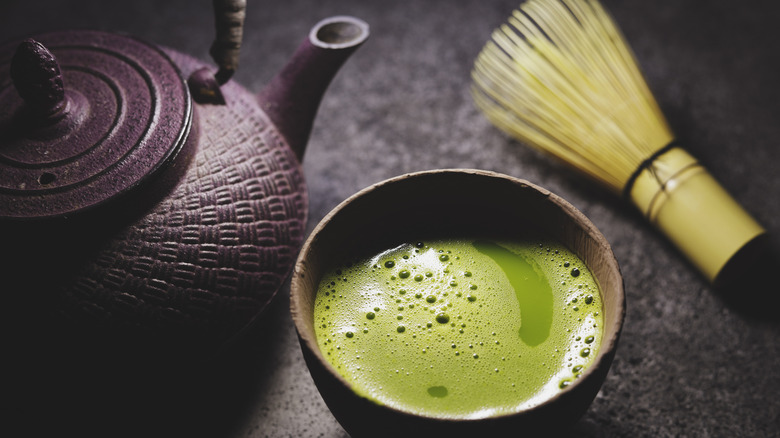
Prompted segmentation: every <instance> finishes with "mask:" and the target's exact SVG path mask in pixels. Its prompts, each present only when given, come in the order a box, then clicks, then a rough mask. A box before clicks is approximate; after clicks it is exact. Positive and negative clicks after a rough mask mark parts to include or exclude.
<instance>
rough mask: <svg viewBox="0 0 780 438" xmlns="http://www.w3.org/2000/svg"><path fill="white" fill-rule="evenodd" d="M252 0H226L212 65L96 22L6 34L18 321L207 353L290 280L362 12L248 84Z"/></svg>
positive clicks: (44, 338)
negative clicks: (326, 115) (338, 81)
mask: <svg viewBox="0 0 780 438" xmlns="http://www.w3.org/2000/svg"><path fill="white" fill-rule="evenodd" d="M245 3H246V2H245V1H235V0H215V2H214V4H215V12H216V16H217V19H216V23H217V26H216V28H217V38H216V41H215V43H214V45H213V46H212V48H211V54H212V56H213V57H214V60H215V61H216V63H217V65H218V69H217V71H216V73H214V69H213V68H212V67H210V66H209V65H207V64H206V63H204V62H201V61H198V60H196V59H193V58H191V57H189V56H187V55H185V54H181V53H178V52H176V51H174V50H170V49H168V48H159V47H156V46H154V45H150V44H148V43H146V42H143V41H141V40H139V39H136V38H133V37H128V36H123V35H117V34H112V33H104V32H98V31H72V32H59V33H49V34H43V35H38V36H35V37H34V38H32V39H29V38H28V39H25V40H22V41H12V42H9V43H6V44H4V45H2V46H0V102H2V105H0V239H1V240H0V245H1V246H2V253H3V255H2V259H0V262H1V264H0V270H1V272H2V279H1V280H0V289H2V293H0V297H2V300H3V304H2V305H0V306H2V310H3V313H4V315H2V317H3V320H4V323H6V324H7V325H8V326H7V330H6V335H9V336H14V335H13V334H14V333H15V334H16V335H18V338H19V339H23V341H22V342H23V343H25V344H26V345H35V347H31V348H38V347H39V346H41V345H44V344H57V345H63V344H70V343H73V342H77V343H79V344H82V343H83V345H89V346H90V347H89V348H95V347H96V346H98V347H97V348H99V349H116V350H123V349H126V348H132V349H135V350H136V351H146V350H150V351H151V349H154V350H155V351H157V352H163V351H165V352H169V351H187V352H190V353H192V352H194V354H196V355H208V354H210V353H212V352H214V351H216V350H217V349H219V348H220V346H222V345H224V344H225V343H226V342H227V341H228V340H230V339H232V338H234V337H235V336H236V335H237V334H238V333H240V332H241V331H242V330H244V329H245V328H246V327H247V326H248V325H250V323H251V322H252V320H253V319H255V318H256V317H257V315H258V314H260V312H261V311H262V310H263V308H264V307H265V306H266V304H267V303H268V302H269V301H270V300H271V298H272V297H273V296H274V295H275V293H276V292H277V290H278V289H279V288H280V287H281V286H282V284H283V282H284V281H285V279H286V277H287V276H288V275H289V272H290V270H291V268H292V266H293V263H294V260H295V257H296V255H297V252H298V249H299V246H300V244H301V242H302V240H303V238H304V234H305V226H306V214H307V202H308V200H307V193H306V188H305V183H304V177H303V174H302V169H301V166H300V163H299V161H300V160H301V158H302V156H303V152H304V148H305V145H306V142H307V141H308V137H309V133H310V131H311V126H312V121H313V118H314V116H315V113H316V111H317V107H318V106H319V102H320V98H321V96H322V94H323V92H324V91H325V88H326V87H327V86H328V84H329V83H330V80H331V79H332V77H333V76H334V75H335V73H336V72H337V70H338V69H339V67H340V66H341V64H342V63H343V62H344V61H345V60H346V58H347V57H348V56H349V55H350V54H351V53H352V52H353V51H354V50H355V49H356V48H357V47H358V46H359V45H360V44H362V43H363V41H365V39H366V38H367V37H368V26H367V25H366V24H365V23H364V22H362V21H361V20H358V19H355V18H352V17H334V18H331V19H326V20H323V21H322V22H320V23H318V24H317V25H316V26H315V27H314V28H313V29H312V30H311V33H310V35H309V37H308V38H307V39H306V40H305V41H304V42H303V44H302V45H301V46H300V47H299V49H298V50H297V52H296V53H295V54H294V55H293V57H292V59H291V60H290V62H289V63H288V64H287V66H286V67H284V69H283V70H282V71H281V72H280V73H279V74H278V75H277V76H276V77H275V78H274V79H273V80H272V82H271V83H270V84H269V85H268V86H267V87H266V88H264V89H263V90H262V91H261V92H260V93H259V95H254V94H252V93H250V92H249V91H247V90H246V89H244V88H242V87H241V86H240V85H238V84H236V83H234V82H231V81H229V78H230V77H231V75H232V73H233V72H234V71H235V69H236V66H237V60H238V51H239V47H240V42H241V37H242V28H243V21H244V18H243V17H244V10H245ZM184 78H187V79H186V80H185V79H184ZM41 348H43V347H41Z"/></svg>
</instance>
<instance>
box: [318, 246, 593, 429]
mask: <svg viewBox="0 0 780 438" xmlns="http://www.w3.org/2000/svg"><path fill="white" fill-rule="evenodd" d="M314 322H315V327H316V334H317V341H318V344H319V348H320V350H321V351H322V352H323V354H324V356H325V357H326V359H327V360H328V361H329V362H330V363H331V365H333V367H334V368H335V369H336V370H337V371H338V372H339V373H340V374H341V375H342V376H344V378H345V379H346V380H347V381H349V382H350V383H351V384H352V385H353V387H354V389H355V391H356V392H358V393H359V394H361V395H363V396H365V397H368V398H370V399H372V400H374V401H376V402H378V403H381V404H385V405H388V406H392V407H394V408H396V409H399V410H402V411H407V412H411V413H415V414H420V415H426V416H433V417H440V418H483V417H489V416H496V415H502V414H508V413H512V412H515V411H517V410H518V409H521V408H526V407H531V406H534V405H536V404H539V403H541V402H543V401H545V400H546V399H548V398H550V397H551V396H553V395H555V394H556V393H558V392H559V391H561V390H565V388H566V386H568V385H569V384H571V383H572V382H573V381H574V380H575V379H576V378H577V377H578V376H579V375H580V374H581V373H582V372H583V371H584V370H585V369H586V368H587V367H588V366H590V365H591V363H592V361H593V359H594V357H595V355H596V351H598V348H599V344H600V342H601V337H602V326H603V316H602V302H601V296H600V293H599V290H598V286H597V285H596V282H595V280H594V279H593V277H592V275H591V274H590V271H589V270H588V269H587V267H586V266H585V264H584V263H583V262H582V261H581V260H580V259H579V258H578V257H577V256H576V255H574V254H573V253H571V252H570V251H569V250H567V249H566V248H565V247H564V246H562V245H559V244H556V243H551V242H544V243H542V244H538V243H536V244H531V243H528V242H506V241H489V240H437V241H430V242H425V243H422V242H418V243H416V244H404V245H401V246H399V247H397V248H393V249H389V250H387V251H384V252H381V253H379V254H377V255H375V256H373V257H370V258H367V259H364V260H362V261H358V262H356V263H352V264H350V265H348V266H344V267H342V268H341V269H339V270H336V271H334V272H331V273H329V274H327V275H325V276H324V277H323V279H322V281H321V283H320V286H319V290H318V292H317V297H316V299H315V308H314Z"/></svg>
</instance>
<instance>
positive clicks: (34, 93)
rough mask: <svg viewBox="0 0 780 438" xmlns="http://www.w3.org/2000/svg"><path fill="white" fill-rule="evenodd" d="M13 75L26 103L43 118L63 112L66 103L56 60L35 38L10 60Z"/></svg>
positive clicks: (24, 44)
mask: <svg viewBox="0 0 780 438" xmlns="http://www.w3.org/2000/svg"><path fill="white" fill-rule="evenodd" d="M11 78H12V79H13V82H14V86H16V90H17V91H18V92H19V96H21V97H22V99H24V101H25V104H26V106H28V107H29V108H30V110H31V111H32V112H34V113H35V114H38V115H40V116H41V117H43V118H48V117H51V116H52V115H56V114H58V113H60V112H61V111H62V109H63V107H64V106H65V104H66V102H65V88H64V86H63V83H62V72H61V71H60V66H59V64H58V63H57V59H56V58H55V57H54V55H52V54H51V52H49V50H48V49H47V48H46V47H44V46H43V44H41V43H39V42H38V41H35V40H34V39H32V38H28V39H26V40H24V41H22V43H21V44H19V47H18V48H17V49H16V53H15V54H14V57H13V58H12V59H11Z"/></svg>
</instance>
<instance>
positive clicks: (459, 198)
mask: <svg viewBox="0 0 780 438" xmlns="http://www.w3.org/2000/svg"><path fill="white" fill-rule="evenodd" d="M529 231H531V233H532V234H530V235H531V236H533V233H543V234H545V235H547V236H548V237H549V238H552V239H555V240H557V241H559V242H561V243H563V244H564V245H566V246H567V247H568V248H569V249H570V250H572V251H573V252H574V253H575V254H577V255H578V256H579V257H580V258H581V259H582V260H583V262H585V264H586V265H587V266H588V267H589V268H590V269H591V271H592V273H593V275H594V278H595V279H596V281H597V282H598V284H599V288H600V291H601V294H602V299H603V304H604V318H605V321H604V322H605V327H604V337H603V340H602V345H601V348H600V350H599V352H598V356H597V357H596V360H595V361H594V363H593V365H592V366H591V367H590V368H589V369H588V371H587V372H586V373H585V374H583V376H582V378H581V379H579V380H580V381H582V380H586V379H587V378H588V375H589V374H593V373H594V372H595V371H594V369H598V368H599V367H600V366H602V368H603V367H607V368H608V367H609V363H610V362H611V358H612V354H613V353H614V349H615V346H616V342H617V339H618V337H619V333H620V330H621V326H622V321H623V316H624V293H623V280H622V277H621V275H620V269H619V267H618V264H617V261H616V260H615V257H614V255H613V253H612V250H611V248H610V246H609V244H608V243H607V241H606V239H605V238H604V237H603V236H602V234H601V233H600V232H599V231H598V230H597V229H596V227H595V226H594V225H593V224H592V223H591V222H590V221H589V220H588V219H587V218H586V217H585V216H584V215H583V214H582V213H580V212H579V211H578V210H576V209H575V208H574V207H573V206H572V205H571V204H569V203H568V202H566V201H565V200H563V199H562V198H560V197H558V196H556V195H554V194H552V193H550V192H549V191H547V190H545V189H542V188H540V187H537V186H535V185H533V184H531V183H529V182H527V181H523V180H519V179H515V178H511V177H507V176H504V175H499V174H496V173H492V172H486V171H476V170H437V171H428V172H420V173H415V174H408V175H404V176H401V177H397V178H394V179H391V180H388V181H385V182H382V183H379V184H376V185H374V186H371V187H369V188H367V189H364V190H363V191H361V192H359V193H358V194H356V195H354V196H352V197H351V198H349V199H347V200H346V201H344V202H343V203H342V204H341V205H339V206H338V207H337V208H336V209H334V210H333V211H332V212H331V213H330V214H329V215H328V216H326V217H325V218H324V219H323V220H322V221H321V222H320V224H319V225H318V226H317V227H316V228H315V230H314V231H313V233H312V234H311V236H310V237H309V239H308V240H307V242H306V243H305V244H304V246H303V249H302V251H301V254H300V256H299V259H298V263H297V265H296V270H295V274H294V276H293V279H292V287H291V294H292V295H291V309H292V312H293V319H294V322H295V324H296V327H297V329H298V333H299V336H300V339H301V344H302V347H303V349H304V352H305V353H309V354H312V355H313V356H314V357H316V360H317V361H318V362H321V363H322V364H323V365H324V367H325V368H326V369H328V370H329V372H330V373H332V374H334V377H335V378H336V379H337V380H339V381H341V382H342V383H343V384H344V385H347V383H346V381H345V380H343V379H342V378H340V376H338V374H337V373H336V371H335V370H333V369H332V368H331V367H330V366H329V364H327V361H326V359H325V358H324V356H323V355H322V353H321V352H320V351H319V348H318V347H317V341H316V335H315V330H314V321H313V303H314V299H315V296H316V293H317V287H318V284H319V281H320V278H321V277H322V276H323V275H324V274H325V273H326V272H327V271H328V270H330V269H333V268H336V267H337V266H338V264H339V263H342V262H345V261H349V260H350V259H352V258H354V257H358V256H368V255H371V254H372V252H376V251H379V250H383V249H387V248H390V247H393V246H397V245H398V244H401V243H409V242H410V241H411V240H412V239H421V238H423V239H430V238H435V237H446V236H449V237H461V236H466V237H471V236H479V237H500V238H504V239H506V238H510V239H511V238H513V237H523V236H525V237H528V236H529ZM311 368H312V367H311V365H310V369H311ZM602 374H605V371H603V373H602ZM316 380H317V379H316V377H315V381H316ZM572 386H577V383H575V384H574V385H572ZM599 386H600V382H599ZM320 391H321V392H322V391H323V389H322V387H320ZM563 392H566V391H563ZM563 392H562V393H563ZM323 395H324V396H325V394H323ZM593 396H595V392H594V393H593ZM325 398H326V402H327V401H328V400H327V396H325ZM331 409H332V408H331ZM332 410H333V409H332Z"/></svg>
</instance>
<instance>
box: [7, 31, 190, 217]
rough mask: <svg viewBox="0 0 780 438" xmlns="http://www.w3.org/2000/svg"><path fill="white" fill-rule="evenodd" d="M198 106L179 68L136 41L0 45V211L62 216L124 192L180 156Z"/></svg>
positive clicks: (104, 36) (57, 37)
mask: <svg viewBox="0 0 780 438" xmlns="http://www.w3.org/2000/svg"><path fill="white" fill-rule="evenodd" d="M55 57H56V58H55ZM192 111H193V110H192V103H191V98H190V93H189V90H188V89H187V86H186V84H185V82H184V80H183V79H182V76H181V73H180V72H179V70H178V68H177V67H176V65H175V64H174V63H173V62H172V61H171V60H170V59H169V58H168V56H167V55H166V54H165V53H163V52H162V51H161V50H160V49H159V48H157V47H155V46H152V45H150V44H147V43H145V42H142V41H140V40H138V39H135V38H131V37H127V36H122V35H116V34H110V33H105V32H100V31H76V32H59V33H49V34H44V35H40V36H36V37H35V39H34V40H33V39H26V40H24V41H21V42H20V41H16V42H10V43H6V44H3V45H0V218H6V219H8V218H15V219H25V218H28V219H29V218H49V217H63V216H68V215H71V214H73V213H76V212H79V211H83V210H87V209H91V208H93V207H95V206H97V205H99V204H102V203H104V202H105V201H107V200H109V199H113V198H116V197H117V196H119V195H122V194H124V193H127V192H128V191H130V190H132V189H134V188H135V187H137V186H139V185H140V184H141V183H143V182H146V181H148V179H149V178H150V177H151V176H152V175H155V174H157V173H158V172H159V171H160V170H162V169H163V168H165V167H166V165H167V164H169V163H170V162H171V161H172V160H173V159H174V158H175V157H176V155H177V154H178V152H179V151H180V150H181V148H182V146H183V144H184V143H185V141H186V139H187V137H188V135H189V131H190V127H191V125H192Z"/></svg>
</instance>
